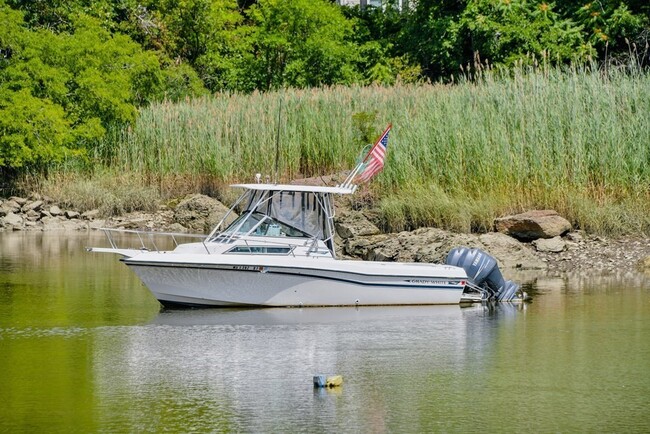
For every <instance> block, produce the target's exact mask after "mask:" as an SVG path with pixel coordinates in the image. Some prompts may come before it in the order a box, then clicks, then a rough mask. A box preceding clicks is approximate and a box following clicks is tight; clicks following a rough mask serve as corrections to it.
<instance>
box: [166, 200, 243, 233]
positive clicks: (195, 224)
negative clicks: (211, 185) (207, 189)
mask: <svg viewBox="0 0 650 434" xmlns="http://www.w3.org/2000/svg"><path fill="white" fill-rule="evenodd" d="M227 212H228V207H226V206H225V205H224V204H222V203H221V202H219V201H218V200H216V199H213V198H211V197H209V196H205V195H203V194H194V195H191V196H188V197H186V198H185V199H183V200H182V201H181V202H180V203H179V204H178V205H177V206H176V208H175V209H174V222H175V223H178V224H180V225H182V226H184V227H186V228H187V229H188V230H190V231H192V232H199V233H208V232H210V231H211V230H212V229H213V228H214V227H215V226H216V225H217V223H219V221H220V220H221V219H222V218H223V216H224V215H225V214H226V213H227ZM236 218H237V215H236V214H235V213H231V214H230V215H229V216H228V220H227V221H226V222H225V223H226V225H228V224H229V223H231V222H233V221H234V220H235V219H236Z"/></svg>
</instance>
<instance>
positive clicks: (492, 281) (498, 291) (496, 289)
mask: <svg viewBox="0 0 650 434" xmlns="http://www.w3.org/2000/svg"><path fill="white" fill-rule="evenodd" d="M446 263H447V265H453V266H456V267H461V268H463V269H464V270H465V272H466V273H467V278H468V279H469V280H470V281H471V283H472V284H474V285H475V286H477V287H479V288H481V289H483V290H485V291H486V292H487V293H488V294H490V296H489V297H488V298H489V299H493V300H496V301H513V300H515V299H520V298H521V296H522V295H521V293H520V291H519V285H517V284H516V283H514V282H513V281H511V280H505V279H504V278H503V276H502V275H501V271H499V267H498V265H497V261H496V259H494V258H493V257H492V256H490V255H488V254H487V253H485V252H484V251H483V250H480V249H470V248H468V247H457V248H455V249H452V250H451V251H450V252H449V254H448V255H447V262H446Z"/></svg>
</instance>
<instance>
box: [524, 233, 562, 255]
mask: <svg viewBox="0 0 650 434" xmlns="http://www.w3.org/2000/svg"><path fill="white" fill-rule="evenodd" d="M532 244H533V246H535V248H536V249H537V251H538V252H547V253H560V252H563V251H564V250H565V249H566V242H565V241H564V240H562V238H561V237H559V236H558V237H553V238H540V239H538V240H535V241H533V243H532Z"/></svg>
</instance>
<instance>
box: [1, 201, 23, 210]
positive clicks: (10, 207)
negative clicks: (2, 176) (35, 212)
mask: <svg viewBox="0 0 650 434" xmlns="http://www.w3.org/2000/svg"><path fill="white" fill-rule="evenodd" d="M2 208H5V209H8V210H9V211H11V212H13V213H16V212H19V211H20V205H19V204H18V202H16V201H15V200H12V199H9V200H8V201H6V202H5V203H3V204H2Z"/></svg>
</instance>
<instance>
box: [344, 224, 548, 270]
mask: <svg viewBox="0 0 650 434" xmlns="http://www.w3.org/2000/svg"><path fill="white" fill-rule="evenodd" d="M462 246H464V247H470V248H479V249H482V250H484V251H486V252H487V253H488V254H490V255H492V256H494V257H495V259H496V260H497V262H498V263H499V266H500V267H502V268H504V269H506V268H519V269H526V270H531V269H546V268H547V264H546V262H544V261H542V260H541V259H540V258H538V257H537V256H536V255H535V252H534V249H533V248H532V247H531V246H530V245H528V244H523V243H520V242H519V241H517V240H515V239H514V238H512V237H509V236H507V235H505V234H501V233H488V234H483V235H475V234H457V233H453V232H448V231H444V230H442V229H436V228H421V229H417V230H415V231H412V232H400V233H397V234H380V235H371V236H358V237H352V238H349V239H347V240H345V247H344V253H345V254H347V255H350V256H353V257H358V258H362V259H366V260H371V261H398V262H426V263H437V264H442V263H444V262H445V260H446V259H447V254H448V253H449V251H450V250H451V249H453V248H455V247H462Z"/></svg>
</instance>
